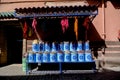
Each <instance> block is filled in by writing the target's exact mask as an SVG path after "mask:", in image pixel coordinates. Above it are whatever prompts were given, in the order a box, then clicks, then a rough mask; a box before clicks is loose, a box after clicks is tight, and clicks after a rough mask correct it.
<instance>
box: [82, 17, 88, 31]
mask: <svg viewBox="0 0 120 80" xmlns="http://www.w3.org/2000/svg"><path fill="white" fill-rule="evenodd" d="M89 23H90V19H89V17H86V18H85V20H84V22H83V26H84V27H85V28H86V29H87V30H88V29H89Z"/></svg>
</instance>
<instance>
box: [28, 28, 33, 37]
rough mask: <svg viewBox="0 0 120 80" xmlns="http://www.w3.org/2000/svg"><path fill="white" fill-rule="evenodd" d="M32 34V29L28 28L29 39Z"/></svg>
mask: <svg viewBox="0 0 120 80" xmlns="http://www.w3.org/2000/svg"><path fill="white" fill-rule="evenodd" d="M32 32H33V31H32V28H31V27H29V31H28V36H29V37H31V36H32Z"/></svg>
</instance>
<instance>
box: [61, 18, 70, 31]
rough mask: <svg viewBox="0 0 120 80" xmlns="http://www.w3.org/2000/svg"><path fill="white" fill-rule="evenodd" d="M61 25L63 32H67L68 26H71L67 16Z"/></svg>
mask: <svg viewBox="0 0 120 80" xmlns="http://www.w3.org/2000/svg"><path fill="white" fill-rule="evenodd" d="M61 26H62V31H63V33H64V32H65V30H67V28H68V27H69V21H68V18H67V17H63V18H62V20H61Z"/></svg>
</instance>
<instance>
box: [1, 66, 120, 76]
mask: <svg viewBox="0 0 120 80" xmlns="http://www.w3.org/2000/svg"><path fill="white" fill-rule="evenodd" d="M104 70H109V71H115V72H120V66H119V65H112V64H107V65H105V67H104ZM33 72H34V71H33ZM41 72H42V74H41V75H45V73H46V74H47V72H48V71H47V72H44V71H41ZM54 72H55V73H56V74H59V73H58V72H57V71H54ZM54 72H51V74H52V73H53V74H54ZM66 73H67V72H66ZM68 73H70V74H71V73H82V74H84V73H93V71H91V70H82V71H80V70H79V71H77V70H76V71H75V70H74V71H73V72H72V71H70V70H68ZM22 75H23V76H25V75H26V72H24V71H22V64H11V65H7V66H4V67H0V76H22Z"/></svg>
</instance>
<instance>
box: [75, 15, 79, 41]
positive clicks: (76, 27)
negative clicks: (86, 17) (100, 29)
mask: <svg viewBox="0 0 120 80" xmlns="http://www.w3.org/2000/svg"><path fill="white" fill-rule="evenodd" d="M74 32H75V35H76V40H78V18H77V17H75V22H74Z"/></svg>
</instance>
